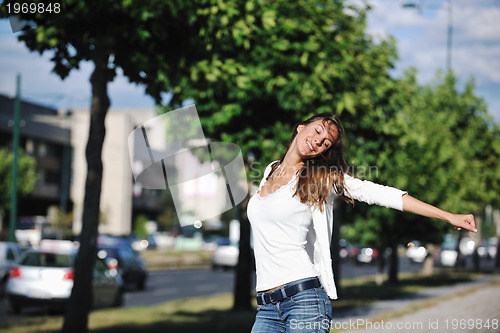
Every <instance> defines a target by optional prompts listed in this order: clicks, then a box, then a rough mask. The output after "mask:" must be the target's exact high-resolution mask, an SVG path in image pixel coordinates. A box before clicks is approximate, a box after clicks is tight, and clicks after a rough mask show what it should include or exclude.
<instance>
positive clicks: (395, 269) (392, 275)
mask: <svg viewBox="0 0 500 333" xmlns="http://www.w3.org/2000/svg"><path fill="white" fill-rule="evenodd" d="M398 273H399V256H398V248H397V246H395V245H391V254H390V257H389V283H391V284H397V283H398V282H399V278H398Z"/></svg>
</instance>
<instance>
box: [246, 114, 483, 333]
mask: <svg viewBox="0 0 500 333" xmlns="http://www.w3.org/2000/svg"><path fill="white" fill-rule="evenodd" d="M342 139H343V129H342V126H341V124H340V121H339V119H338V118H337V117H336V116H334V115H332V114H329V113H326V114H319V115H316V116H313V117H311V118H309V119H307V120H306V121H304V122H302V123H300V124H299V125H297V126H296V127H295V129H294V131H293V134H292V138H291V140H290V143H289V146H288V149H287V150H286V152H285V154H284V156H283V157H282V158H281V160H280V161H276V162H273V163H271V164H270V165H269V166H268V167H267V168H266V170H265V172H264V177H263V179H262V181H261V183H260V186H259V189H258V191H257V193H256V194H255V195H253V196H252V198H251V199H250V201H249V203H248V218H249V220H250V223H251V225H252V232H253V236H254V252H255V260H256V271H257V281H256V290H257V295H256V296H257V304H258V307H257V310H258V312H257V316H256V320H255V323H254V326H253V328H252V332H253V333H273V332H308V333H312V332H329V329H330V322H331V319H332V308H331V304H330V299H336V298H337V293H336V288H335V284H334V280H333V271H332V265H331V257H330V240H331V235H332V226H333V209H332V208H333V207H332V204H333V197H334V196H335V195H340V196H342V197H344V199H345V200H347V201H350V202H352V201H353V200H358V201H362V202H366V203H368V204H377V205H380V206H384V207H388V208H393V209H398V210H402V211H406V212H411V213H415V214H418V215H422V216H426V217H430V218H437V219H441V220H444V221H446V222H448V223H450V224H451V225H453V226H454V227H456V228H458V229H462V228H463V229H466V230H470V231H473V232H476V231H477V230H476V226H475V221H474V216H473V215H470V214H469V215H459V214H452V213H449V212H446V211H443V210H441V209H439V208H437V207H434V206H432V205H429V204H427V203H424V202H422V201H419V200H417V199H415V198H413V197H411V196H410V195H408V194H407V192H404V191H401V190H398V189H396V188H393V187H388V186H382V185H379V184H375V183H373V182H369V181H362V180H359V179H356V178H353V177H351V176H350V175H348V174H347V173H346V172H345V171H346V170H347V163H346V162H345V160H344V157H343V154H342Z"/></svg>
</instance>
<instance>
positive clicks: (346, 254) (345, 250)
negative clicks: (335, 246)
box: [339, 239, 359, 260]
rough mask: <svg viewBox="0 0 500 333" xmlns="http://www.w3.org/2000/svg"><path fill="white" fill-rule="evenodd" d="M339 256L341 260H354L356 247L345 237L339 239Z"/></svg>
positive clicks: (356, 254) (356, 251) (356, 252)
mask: <svg viewBox="0 0 500 333" xmlns="http://www.w3.org/2000/svg"><path fill="white" fill-rule="evenodd" d="M339 247H340V250H339V256H340V259H342V260H356V257H357V256H358V252H359V250H358V248H357V247H356V246H354V245H353V244H351V243H350V242H348V241H347V240H345V239H341V240H340V241H339Z"/></svg>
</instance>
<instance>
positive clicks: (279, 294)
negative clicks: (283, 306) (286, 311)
mask: <svg viewBox="0 0 500 333" xmlns="http://www.w3.org/2000/svg"><path fill="white" fill-rule="evenodd" d="M319 286H321V283H320V282H319V279H318V278H314V279H311V280H306V281H303V282H299V283H293V282H292V283H290V284H287V285H284V286H283V287H281V288H278V289H276V290H273V291H269V292H266V293H257V296H256V297H257V304H258V305H264V304H269V303H272V304H276V303H278V302H281V301H282V300H284V299H286V298H288V297H290V296H293V295H295V294H296V293H298V292H300V291H303V290H307V289H312V288H318V287H319Z"/></svg>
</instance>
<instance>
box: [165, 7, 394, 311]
mask: <svg viewBox="0 0 500 333" xmlns="http://www.w3.org/2000/svg"><path fill="white" fill-rule="evenodd" d="M198 4H199V7H198V9H197V19H198V20H199V30H198V33H199V35H198V39H199V42H200V44H201V45H202V46H203V47H204V49H203V50H200V51H199V55H198V57H199V60H198V61H197V62H196V63H195V64H194V65H193V66H191V67H189V68H188V69H189V72H187V73H186V75H184V76H183V77H182V80H181V81H180V83H179V84H178V86H177V87H176V88H175V89H174V92H175V93H178V94H180V96H182V97H185V96H189V97H191V98H192V99H193V100H194V102H195V103H196V105H197V109H198V111H199V113H200V115H201V121H202V125H203V127H204V130H205V133H206V134H208V136H210V137H211V138H212V139H214V140H222V141H229V142H233V143H236V144H238V145H239V146H240V147H241V148H242V150H243V154H244V156H252V157H253V158H254V159H255V161H254V162H253V163H252V164H251V165H250V166H249V177H250V181H251V182H252V183H254V184H255V182H256V181H257V180H258V179H260V178H261V177H262V171H263V168H264V167H265V166H266V165H267V164H268V163H269V162H271V161H272V160H275V159H279V158H280V157H281V156H280V155H281V154H282V153H283V152H284V149H285V148H286V144H287V142H288V140H289V138H290V135H291V129H292V128H293V125H294V124H295V123H297V122H298V121H300V120H303V119H304V118H306V117H308V116H310V115H312V114H314V113H317V112H325V111H333V112H336V113H338V114H339V115H341V117H342V119H343V120H344V121H345V122H347V123H353V124H357V123H358V122H362V124H361V125H359V126H357V125H356V126H352V127H351V128H352V131H355V132H356V131H357V132H356V133H360V130H358V129H359V128H366V127H369V125H370V119H371V118H370V117H371V116H370V112H372V111H373V110H374V109H375V108H376V106H377V103H379V100H378V99H379V98H380V99H381V98H382V97H383V96H384V94H383V92H384V89H385V87H386V86H387V81H390V80H391V79H390V77H389V75H388V69H389V68H391V67H392V65H393V62H394V60H395V58H396V50H395V47H394V41H393V40H392V39H388V40H382V41H380V42H375V41H374V40H373V39H372V38H371V37H370V36H368V35H367V34H366V33H365V28H366V13H367V10H368V8H366V7H364V6H359V7H358V6H355V5H350V4H348V3H347V2H344V1H337V0H326V1H317V2H315V3H314V4H311V2H309V1H285V0H280V1H272V2H266V1H257V0H249V1H245V2H241V1H227V2H223V1H199V2H198ZM374 96H375V97H374ZM379 96H380V97H379ZM180 102H182V99H176V96H175V95H174V98H173V100H172V103H173V106H177V105H178V104H179V103H180ZM362 125H363V126H364V127H363V126H362ZM244 207H245V204H244V203H242V204H241V205H240V213H239V218H240V221H241V224H240V226H241V232H240V235H241V236H240V258H239V265H238V270H237V277H236V287H235V302H234V309H249V308H250V307H251V302H250V289H251V288H250V268H251V255H250V247H249V246H250V245H249V232H250V228H249V223H248V221H247V219H246V215H245V208H244Z"/></svg>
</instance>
